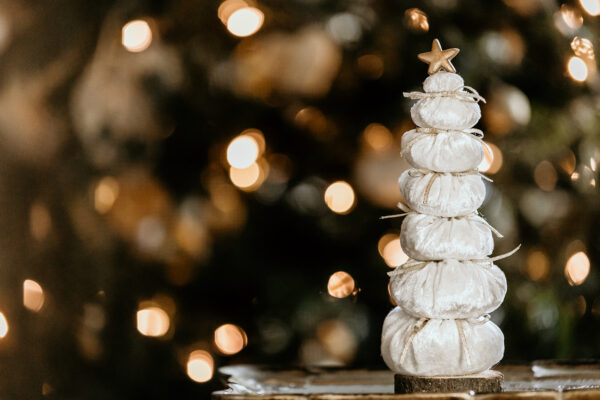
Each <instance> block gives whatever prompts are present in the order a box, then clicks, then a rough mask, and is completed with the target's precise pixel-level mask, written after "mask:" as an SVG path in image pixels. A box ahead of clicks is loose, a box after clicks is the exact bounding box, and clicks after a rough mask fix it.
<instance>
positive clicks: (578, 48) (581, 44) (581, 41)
mask: <svg viewBox="0 0 600 400" xmlns="http://www.w3.org/2000/svg"><path fill="white" fill-rule="evenodd" d="M571 49H572V50H573V53H575V55H576V56H577V57H581V58H587V59H588V60H594V45H593V44H592V42H591V41H590V40H589V39H586V38H581V37H579V36H575V38H574V39H573V40H572V41H571Z"/></svg>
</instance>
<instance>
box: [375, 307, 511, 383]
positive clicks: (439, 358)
mask: <svg viewBox="0 0 600 400" xmlns="http://www.w3.org/2000/svg"><path fill="white" fill-rule="evenodd" d="M484 321H485V320H484ZM418 323H419V319H418V318H414V317H412V316H410V315H408V314H407V313H405V312H404V311H403V310H402V308H401V307H396V308H394V309H393V310H392V311H391V312H390V313H389V314H388V316H387V317H386V318H385V322H384V323H383V334H382V340H381V354H382V355H383V359H384V361H385V363H386V365H387V366H388V367H389V368H390V369H391V370H393V371H395V372H397V373H401V374H407V375H421V376H445V375H467V374H473V373H477V372H481V371H485V370H486V369H489V368H490V367H492V366H493V365H495V364H496V363H498V362H499V361H500V360H501V359H502V356H503V354H504V335H503V334H502V331H501V330H500V328H498V327H497V326H496V325H495V324H494V323H493V322H491V321H487V322H483V323H480V322H479V321H477V320H471V321H468V320H454V319H431V320H428V321H427V322H426V323H425V324H424V326H423V327H422V328H421V329H420V330H418V332H417V333H415V334H413V332H414V331H415V330H417V329H415V327H416V326H419V325H418ZM459 325H460V327H459ZM461 329H462V333H463V338H464V340H463V339H462V338H461V332H460V330H461Z"/></svg>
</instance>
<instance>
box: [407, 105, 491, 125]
mask: <svg viewBox="0 0 600 400" xmlns="http://www.w3.org/2000/svg"><path fill="white" fill-rule="evenodd" d="M410 115H411V117H412V120H413V122H414V123H415V124H416V125H417V126H420V127H422V128H439V129H458V130H461V129H467V128H471V127H472V126H474V125H475V124H476V123H477V121H479V119H480V118H481V111H480V110H479V105H478V104H477V103H474V102H470V101H465V100H461V99H458V98H455V97H427V98H424V99H420V100H419V101H417V102H416V103H415V104H414V105H413V106H412V107H411V109H410Z"/></svg>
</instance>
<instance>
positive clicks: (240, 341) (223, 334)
mask: <svg viewBox="0 0 600 400" xmlns="http://www.w3.org/2000/svg"><path fill="white" fill-rule="evenodd" d="M214 341H215V345H216V346H217V348H218V349H219V351H220V352H221V353H223V354H225V355H232V354H236V353H239V352H240V351H242V349H243V348H244V347H246V344H247V343H248V337H247V336H246V332H244V330H243V329H242V328H240V327H239V326H237V325H233V324H224V325H221V326H219V327H218V328H217V329H215V335H214Z"/></svg>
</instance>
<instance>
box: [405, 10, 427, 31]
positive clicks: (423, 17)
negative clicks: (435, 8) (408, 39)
mask: <svg viewBox="0 0 600 400" xmlns="http://www.w3.org/2000/svg"><path fill="white" fill-rule="evenodd" d="M404 23H405V25H406V26H407V27H408V28H409V29H410V30H412V31H413V32H418V33H425V32H427V31H428V30H429V21H428V20H427V14H425V13H424V12H423V11H422V10H420V9H418V8H409V9H408V10H406V11H405V12H404Z"/></svg>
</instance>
